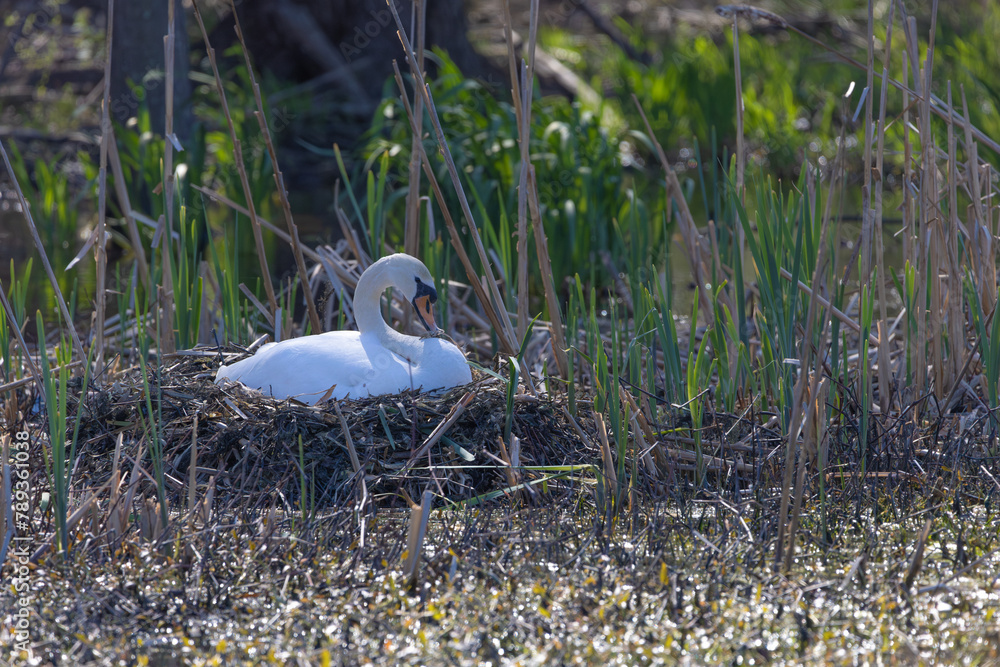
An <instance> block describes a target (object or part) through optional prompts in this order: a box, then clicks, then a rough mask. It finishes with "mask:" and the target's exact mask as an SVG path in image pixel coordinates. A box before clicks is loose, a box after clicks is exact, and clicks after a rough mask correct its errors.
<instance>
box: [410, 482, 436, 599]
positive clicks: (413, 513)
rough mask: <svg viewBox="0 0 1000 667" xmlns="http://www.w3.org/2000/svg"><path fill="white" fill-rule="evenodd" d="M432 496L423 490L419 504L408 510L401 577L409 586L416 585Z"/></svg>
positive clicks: (428, 491)
mask: <svg viewBox="0 0 1000 667" xmlns="http://www.w3.org/2000/svg"><path fill="white" fill-rule="evenodd" d="M433 501H434V494H432V493H431V492H430V490H425V491H424V493H423V496H422V497H421V499H420V504H419V505H415V506H413V507H411V508H410V529H409V533H408V535H407V538H406V556H407V557H406V561H405V562H404V563H403V576H404V577H405V578H406V580H407V582H408V583H409V585H410V586H414V585H416V583H417V574H418V573H419V571H420V567H419V566H420V552H421V551H422V550H423V547H424V537H425V536H426V535H427V520H428V519H429V518H430V515H431V505H432V504H433Z"/></svg>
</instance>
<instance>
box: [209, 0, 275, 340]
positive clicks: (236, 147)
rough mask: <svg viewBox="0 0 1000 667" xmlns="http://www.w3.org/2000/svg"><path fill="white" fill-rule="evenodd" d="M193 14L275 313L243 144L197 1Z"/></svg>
mask: <svg viewBox="0 0 1000 667" xmlns="http://www.w3.org/2000/svg"><path fill="white" fill-rule="evenodd" d="M192 5H193V6H194V15H195V18H196V19H198V27H199V29H201V36H202V39H203V40H204V41H205V50H206V52H207V53H208V61H209V63H211V65H212V74H213V75H214V76H215V87H216V90H217V91H218V93H219V102H220V103H221V104H222V112H223V114H224V115H225V117H226V122H227V123H228V124H229V135H230V137H231V138H232V140H233V152H234V153H235V155H234V156H233V157H234V162H235V163H236V171H237V172H238V173H239V176H240V185H241V186H242V187H243V196H244V197H245V198H246V202H247V210H248V212H249V214H250V226H251V227H252V228H253V240H254V244H255V246H256V248H257V261H258V262H260V275H261V276H263V278H262V282H263V283H264V291H265V292H266V293H267V302H268V305H269V306H270V309H271V313H272V314H273V313H275V312H276V311H277V310H278V301H277V299H276V298H275V296H274V286H273V285H272V284H271V279H270V275H271V271H270V269H268V266H267V254H266V252H265V250H264V238H263V236H262V235H261V231H260V228H261V225H260V220H259V219H258V218H257V210H256V208H255V207H254V203H253V193H252V192H251V191H250V178H249V176H247V170H246V165H245V164H244V163H243V146H242V144H241V143H240V139H239V137H238V136H236V126H235V125H234V124H233V117H232V115H231V114H230V113H229V103H228V102H227V101H226V91H225V89H224V87H223V85H222V77H221V76H220V75H219V65H218V63H217V62H216V59H215V49H213V48H212V44H211V42H209V39H208V31H207V30H205V22H204V21H203V20H202V18H201V11H200V10H199V9H198V3H197V2H193V3H192ZM278 322H280V320H276V319H275V325H277V324H278Z"/></svg>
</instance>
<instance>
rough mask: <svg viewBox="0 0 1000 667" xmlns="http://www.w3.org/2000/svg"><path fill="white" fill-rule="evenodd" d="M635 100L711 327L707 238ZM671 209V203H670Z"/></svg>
mask: <svg viewBox="0 0 1000 667" xmlns="http://www.w3.org/2000/svg"><path fill="white" fill-rule="evenodd" d="M632 101H633V102H634V103H635V106H636V108H637V109H638V110H639V115H640V116H642V122H643V123H644V124H645V126H646V134H647V136H648V137H649V139H650V141H652V142H653V147H654V148H655V149H656V155H657V157H658V158H659V160H660V166H661V167H663V173H664V175H665V177H666V194H667V201H668V202H670V201H673V202H674V204H676V205H677V210H678V211H680V221H679V225H678V226H679V227H680V232H681V237H682V238H683V239H684V247H685V249H686V250H687V252H688V260H689V261H690V262H691V275H692V279H693V281H694V284H695V285H697V286H698V300H699V302H700V303H699V306H698V308H699V312H700V313H702V314H703V316H704V317H705V320H706V325H708V326H711V325H712V321H713V319H714V315H713V312H714V310H713V308H712V299H711V296H710V295H711V293H712V291H711V289H709V287H708V282H707V279H706V275H707V274H708V268H707V264H706V262H705V258H704V256H705V255H706V254H707V250H706V248H705V244H704V241H705V240H704V238H703V237H702V235H701V233H700V232H699V231H698V227H697V226H696V225H695V224H694V218H693V217H692V216H691V210H690V209H689V208H688V205H687V199H685V197H684V191H683V189H682V188H681V183H680V181H679V180H678V179H677V174H675V173H674V170H673V168H671V166H670V162H669V161H668V160H667V154H666V153H665V152H664V151H663V147H662V146H661V145H660V142H659V140H658V139H657V138H656V135H655V134H654V133H653V128H652V126H650V124H649V119H647V118H646V112H645V110H644V109H643V108H642V105H641V104H639V98H638V97H636V96H635V95H634V94H633V95H632ZM668 210H670V209H669V204H668ZM719 298H720V299H722V300H723V301H724V302H725V305H726V307H728V308H729V312H736V311H735V309H734V308H733V307H732V304H731V303H729V299H728V297H727V295H726V294H724V293H722V294H720V295H719ZM693 326H696V323H692V327H693Z"/></svg>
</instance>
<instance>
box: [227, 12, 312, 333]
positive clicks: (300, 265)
mask: <svg viewBox="0 0 1000 667" xmlns="http://www.w3.org/2000/svg"><path fill="white" fill-rule="evenodd" d="M229 4H230V6H231V7H232V8H233V19H234V20H235V21H236V26H235V28H236V37H237V39H239V42H240V48H241V49H242V51H243V60H244V62H245V63H246V68H247V75H248V76H249V77H250V87H251V88H252V89H253V96H254V100H255V101H256V102H257V114H256V115H257V123H258V125H259V126H260V133H261V136H263V137H264V144H265V145H266V146H267V153H268V155H269V156H270V157H271V165H272V168H273V169H274V174H273V176H274V186H275V188H277V190H278V198H279V199H280V200H281V210H282V212H283V213H284V214H285V226H286V227H287V228H288V235H289V236H290V237H291V245H292V255H293V256H294V257H295V268H296V270H297V271H298V274H299V282H300V283H301V284H302V295H303V296H304V297H305V300H306V310H307V311H308V313H309V321H310V323H311V324H312V328H313V332H314V333H320V332H321V331H322V330H323V329H322V328H321V325H320V321H319V312H318V311H317V310H316V302H315V300H313V294H312V290H310V289H309V288H308V285H309V275H308V273H307V271H306V263H305V260H304V259H303V258H302V244H301V243H300V242H299V227H298V225H296V224H295V219H294V218H293V217H292V205H291V203H290V202H289V201H288V191H287V190H286V189H285V177H284V174H282V173H281V168H280V167H279V166H278V154H277V152H276V151H275V150H274V142H273V141H271V130H270V129H269V128H268V126H267V116H265V115H264V102H263V101H262V100H261V97H260V85H259V84H258V83H257V79H256V77H255V76H254V73H253V65H252V64H251V63H250V52H249V50H248V49H247V45H246V41H244V39H243V29H242V27H241V26H240V16H239V14H238V13H237V11H236V2H235V0H229ZM289 322H291V318H289ZM286 333H287V334H289V335H290V333H291V332H286ZM287 337H288V335H286V336H283V338H287Z"/></svg>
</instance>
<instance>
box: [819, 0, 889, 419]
mask: <svg viewBox="0 0 1000 667" xmlns="http://www.w3.org/2000/svg"><path fill="white" fill-rule="evenodd" d="M895 9H896V4H895V3H890V5H889V18H888V20H887V27H886V38H885V55H884V56H883V60H882V90H881V91H880V94H879V109H878V148H877V153H876V156H875V170H876V171H875V173H874V175H875V176H876V183H875V191H874V195H875V197H874V199H875V202H874V211H875V215H874V222H875V257H876V261H878V266H879V267H880V270H879V272H878V275H876V276H875V281H876V289H877V290H878V305H879V319H878V338H879V348H878V378H879V379H878V393H879V407H880V408H881V410H882V414H884V415H885V414H888V413H889V405H890V401H891V399H892V394H893V391H892V388H893V387H892V382H891V379H890V375H889V367H890V361H889V355H888V350H889V346H888V342H889V323H888V317H887V316H886V289H885V269H884V268H881V267H885V266H886V263H885V249H884V247H883V242H882V233H883V230H882V184H883V177H884V173H883V166H884V157H885V154H884V150H885V107H886V96H887V94H888V88H889V62H890V54H891V53H892V24H893V17H894V15H895ZM873 46H874V45H873ZM868 97H869V99H871V94H869V96H868ZM820 238H823V237H820Z"/></svg>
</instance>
